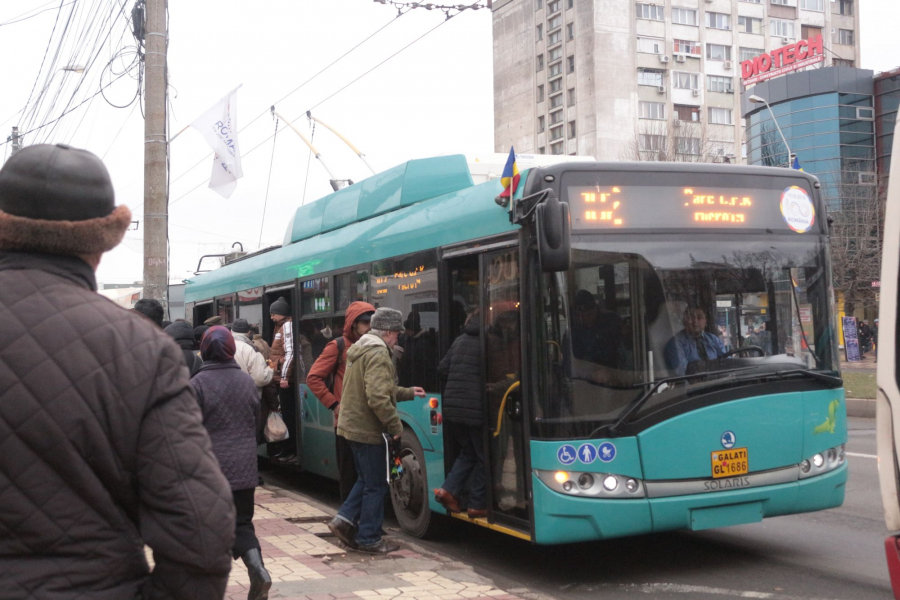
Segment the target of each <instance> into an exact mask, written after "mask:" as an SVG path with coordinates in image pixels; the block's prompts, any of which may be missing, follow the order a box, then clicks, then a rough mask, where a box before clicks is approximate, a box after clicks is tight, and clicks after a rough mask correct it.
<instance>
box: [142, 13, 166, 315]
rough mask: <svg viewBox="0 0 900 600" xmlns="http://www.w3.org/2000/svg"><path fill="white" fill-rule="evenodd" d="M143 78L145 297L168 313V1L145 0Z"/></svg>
mask: <svg viewBox="0 0 900 600" xmlns="http://www.w3.org/2000/svg"><path fill="white" fill-rule="evenodd" d="M145 3H146V11H147V12H146V15H147V16H146V25H145V26H144V47H145V48H146V51H145V52H144V73H145V77H144V81H145V85H146V89H145V94H144V99H145V107H146V110H145V113H146V118H145V119H144V219H143V221H144V298H152V299H154V300H158V301H159V302H160V304H162V306H163V312H164V314H166V315H168V314H169V307H168V302H167V301H166V300H167V296H168V293H167V292H168V285H169V274H168V273H169V269H168V247H167V246H168V239H167V238H168V228H169V217H168V212H169V207H168V190H167V186H168V182H167V177H166V169H167V165H166V162H167V161H166V158H167V156H168V152H169V144H168V141H167V139H166V51H167V48H166V44H167V39H166V35H167V31H166V3H167V0H145Z"/></svg>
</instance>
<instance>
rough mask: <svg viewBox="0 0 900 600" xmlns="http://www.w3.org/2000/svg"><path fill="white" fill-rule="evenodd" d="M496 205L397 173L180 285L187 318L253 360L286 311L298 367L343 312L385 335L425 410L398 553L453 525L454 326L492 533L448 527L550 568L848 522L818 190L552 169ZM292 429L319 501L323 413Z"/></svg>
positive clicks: (330, 468)
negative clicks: (241, 323) (255, 339)
mask: <svg viewBox="0 0 900 600" xmlns="http://www.w3.org/2000/svg"><path fill="white" fill-rule="evenodd" d="M500 192H501V186H500V183H499V181H496V180H494V181H489V182H487V183H483V184H480V185H474V184H473V181H472V177H471V175H470V171H469V169H468V166H467V164H466V161H465V158H464V157H462V156H447V157H438V158H430V159H424V160H412V161H410V162H408V163H405V164H403V165H400V166H398V167H395V168H393V169H391V170H389V171H386V172H383V173H381V174H379V175H375V176H373V177H370V178H369V179H367V180H365V181H362V182H360V183H357V184H355V185H352V186H350V187H348V188H345V189H342V190H340V191H337V192H335V193H333V194H331V195H329V196H326V197H324V198H322V199H320V200H318V201H317V202H314V203H312V204H308V205H305V206H301V207H300V208H298V209H297V211H296V213H295V214H294V216H293V218H292V219H291V221H290V223H289V224H288V225H287V231H286V233H285V237H284V243H283V244H282V245H281V246H278V247H275V248H268V249H265V250H261V251H259V252H256V253H254V254H251V255H247V256H244V257H242V258H240V259H239V260H236V261H233V262H230V263H228V264H226V265H225V266H223V267H222V268H220V269H218V270H215V271H212V272H209V273H203V274H200V275H198V276H197V277H196V278H193V279H192V280H190V281H189V282H188V283H187V286H186V289H185V302H186V312H187V315H189V317H192V318H193V321H194V322H195V323H197V322H202V321H203V320H204V319H206V318H208V317H210V316H213V315H215V314H219V315H222V316H223V317H224V318H225V320H226V321H231V320H232V319H234V318H236V317H242V318H245V319H248V320H249V321H250V322H251V323H260V324H261V326H262V328H263V332H264V335H267V336H270V335H271V324H270V323H269V320H268V318H267V317H268V306H269V305H270V304H271V303H272V302H274V301H275V300H276V299H277V298H278V297H280V296H284V297H285V298H286V299H287V300H288V301H289V302H290V304H291V307H292V310H293V312H294V314H293V319H294V322H295V324H296V325H295V328H296V329H297V330H299V332H300V333H301V334H302V335H303V336H304V337H305V338H306V340H307V341H309V342H310V345H311V346H310V347H311V348H312V353H313V358H314V357H315V356H316V355H317V354H318V353H320V352H321V351H322V349H323V348H324V345H325V343H326V342H327V341H328V339H330V337H332V336H335V335H339V334H340V331H341V329H342V327H343V314H344V311H345V310H346V308H347V306H348V305H349V304H350V303H351V302H353V301H355V300H365V301H368V302H370V303H372V304H374V305H375V306H389V307H392V308H395V309H398V310H400V311H402V312H403V314H404V319H405V327H406V331H405V332H404V334H403V335H402V336H401V341H400V343H399V345H400V346H402V347H403V349H404V350H403V352H402V355H400V353H399V352H398V353H397V355H398V356H397V374H398V377H399V380H400V384H401V385H419V386H422V387H424V388H425V390H426V391H427V395H426V397H425V398H419V399H416V400H414V401H411V402H403V403H401V404H400V405H399V406H398V409H399V411H400V415H401V418H402V420H403V423H404V433H403V436H402V461H403V464H404V466H405V473H404V475H403V477H402V478H401V479H400V481H399V482H398V483H396V484H394V485H393V486H392V491H391V495H392V501H393V505H394V509H395V511H396V514H397V516H398V519H399V521H400V523H401V525H402V527H403V528H404V530H406V531H407V532H408V533H410V534H412V535H417V536H425V535H427V534H429V533H432V532H433V531H434V529H435V527H436V526H437V525H447V524H449V523H456V521H453V520H448V519H447V518H445V517H444V516H443V515H446V511H445V510H444V509H443V508H442V507H441V505H439V504H438V503H436V502H435V500H434V497H433V493H432V490H433V489H434V488H438V487H440V486H441V484H442V482H443V480H444V477H445V474H446V472H447V471H448V469H449V467H450V466H451V465H452V464H453V459H454V458H455V454H456V449H455V448H454V447H452V444H451V441H450V440H451V436H449V435H448V436H445V435H444V429H445V428H446V427H449V426H452V424H451V423H445V422H444V420H443V417H442V403H441V389H442V380H441V378H440V376H439V373H438V368H437V367H438V363H439V361H440V359H441V358H442V357H443V356H444V354H445V353H446V352H447V349H448V348H449V347H450V344H451V343H452V342H453V340H454V339H455V338H456V337H457V336H458V335H460V334H461V333H462V329H463V325H464V324H465V323H466V322H467V321H469V322H470V323H471V322H472V320H474V321H475V322H476V323H477V324H478V326H479V330H480V333H481V335H480V340H481V346H482V350H483V365H482V369H483V371H482V374H483V377H484V381H485V383H486V385H485V386H484V387H485V390H484V397H483V407H484V423H485V427H484V449H485V454H486V457H487V459H486V460H487V469H488V471H489V473H488V486H487V487H488V490H487V492H488V499H489V510H488V515H487V517H486V518H483V519H475V520H470V519H468V517H467V515H466V513H465V512H463V513H461V514H459V513H454V514H452V515H450V516H451V517H453V518H455V519H459V520H465V521H471V522H472V523H474V524H476V525H481V526H484V527H489V528H491V529H495V530H498V531H502V532H504V533H507V534H509V535H513V536H516V537H519V538H522V539H526V540H530V541H532V542H533V543H538V544H558V543H568V542H576V541H584V540H596V539H603V538H612V537H618V536H628V535H636V534H642V533H648V532H655V531H666V530H673V529H689V530H702V529H708V528H713V527H723V526H728V525H736V524H743V523H751V522H755V521H759V520H761V519H763V518H764V517H771V516H777V515H786V514H792V513H800V512H808V511H816V510H821V509H826V508H831V507H835V506H839V505H840V504H841V503H842V502H843V498H844V487H845V483H846V481H847V463H846V461H845V453H844V444H845V442H846V440H847V423H846V411H845V402H844V392H843V388H842V382H841V379H840V374H839V370H838V358H837V341H836V338H835V315H834V306H833V297H834V296H833V291H832V286H831V274H830V266H829V246H828V235H827V234H828V224H827V218H826V215H825V208H824V205H823V202H822V198H821V194H820V189H819V183H818V181H817V180H816V178H815V177H813V176H810V175H808V174H805V173H802V172H798V171H794V170H790V169H774V168H757V167H743V166H731V165H718V164H715V165H703V164H686V163H634V164H632V163H597V162H564V163H560V164H556V165H553V166H548V167H539V168H533V169H529V170H527V171H524V172H523V174H522V184H521V185H520V189H519V190H517V192H516V194H515V195H514V198H513V199H512V200H511V202H509V203H507V202H504V199H501V198H498V195H499V193H500ZM297 351H298V353H299V348H298V349H297ZM298 385H302V383H301V384H298ZM300 391H301V390H297V392H298V394H299V393H300ZM297 412H298V423H297V431H298V435H297V436H296V439H295V440H294V443H295V444H296V450H297V454H298V456H299V457H300V460H299V464H300V467H301V468H302V469H304V470H306V471H309V472H313V473H318V474H321V475H324V476H327V477H332V478H336V476H337V471H336V463H335V444H334V432H333V423H332V413H331V412H330V411H328V410H326V409H325V408H324V407H323V406H322V405H321V404H319V402H318V401H317V400H316V399H315V397H313V396H312V395H311V394H309V393H307V395H306V397H305V399H304V400H303V401H302V405H301V406H300V408H299V410H298V411H297ZM463 505H464V506H465V497H464V498H463Z"/></svg>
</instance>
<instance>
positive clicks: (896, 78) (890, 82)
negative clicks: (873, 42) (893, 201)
mask: <svg viewBox="0 0 900 600" xmlns="http://www.w3.org/2000/svg"><path fill="white" fill-rule="evenodd" d="M898 108H900V69H894V70H892V71H886V72H884V73H879V74H878V75H876V76H875V142H876V147H875V152H876V156H877V157H878V177H879V179H880V180H881V185H882V190H887V183H888V176H889V175H890V172H891V150H892V149H893V146H894V127H895V126H896V124H897V109H898Z"/></svg>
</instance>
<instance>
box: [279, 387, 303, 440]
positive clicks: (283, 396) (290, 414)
mask: <svg viewBox="0 0 900 600" xmlns="http://www.w3.org/2000/svg"><path fill="white" fill-rule="evenodd" d="M278 400H279V402H280V403H281V417H282V418H283V419H284V424H285V426H287V430H288V439H287V440H285V442H284V444H282V447H283V448H285V449H286V450H287V453H288V454H296V448H297V443H298V440H297V402H296V400H295V399H294V387H293V386H291V387H288V388H283V387H279V388H278Z"/></svg>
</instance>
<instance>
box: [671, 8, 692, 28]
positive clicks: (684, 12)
mask: <svg viewBox="0 0 900 600" xmlns="http://www.w3.org/2000/svg"><path fill="white" fill-rule="evenodd" d="M672 23H675V24H677V25H694V26H696V25H697V11H696V10H691V9H689V8H675V7H674V6H673V7H672Z"/></svg>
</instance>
